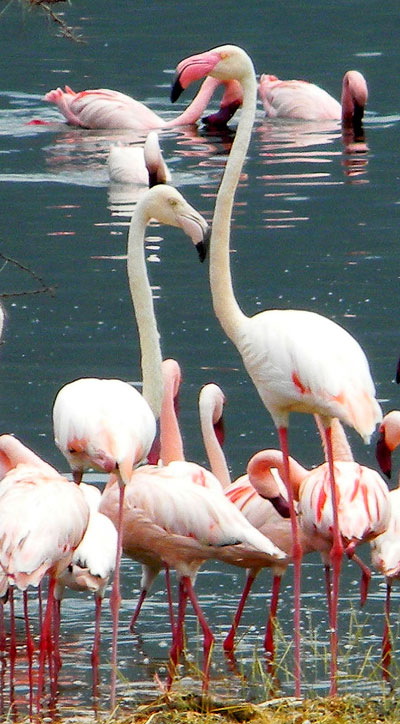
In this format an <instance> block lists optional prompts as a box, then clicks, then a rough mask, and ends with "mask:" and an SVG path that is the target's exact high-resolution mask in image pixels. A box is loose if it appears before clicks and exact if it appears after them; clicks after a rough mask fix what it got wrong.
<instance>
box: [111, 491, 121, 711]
mask: <svg viewBox="0 0 400 724" xmlns="http://www.w3.org/2000/svg"><path fill="white" fill-rule="evenodd" d="M124 498H125V485H124V484H123V482H122V481H121V480H120V481H119V510H118V528H117V555H116V560H115V573H114V580H113V586H112V591H111V595H110V608H111V614H112V644H111V692H110V704H111V710H114V709H115V694H116V686H117V649H118V622H119V609H120V606H121V594H120V566H121V554H122V518H123V511H124Z"/></svg>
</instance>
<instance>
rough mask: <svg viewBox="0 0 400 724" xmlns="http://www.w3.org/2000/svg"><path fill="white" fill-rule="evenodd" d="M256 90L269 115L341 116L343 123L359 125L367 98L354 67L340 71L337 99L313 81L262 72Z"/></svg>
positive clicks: (322, 118) (317, 118) (316, 118)
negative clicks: (339, 87)
mask: <svg viewBox="0 0 400 724" xmlns="http://www.w3.org/2000/svg"><path fill="white" fill-rule="evenodd" d="M258 92H259V95H260V98H261V100H262V103H263V106H264V110H265V113H266V115H267V116H269V117H270V118H302V119H304V120H305V121H325V120H341V121H342V123H343V125H347V126H349V125H353V126H360V125H361V123H362V119H363V116H364V109H365V105H366V103H367V100H368V88H367V83H366V80H365V78H364V76H363V75H362V73H360V72H359V71H358V70H348V71H347V73H345V74H344V76H343V81H342V97H341V102H340V103H339V102H338V101H337V100H335V98H333V97H332V96H331V95H329V93H327V92H326V91H325V90H323V89H322V88H320V87H319V86H317V85H315V84H314V83H308V82H307V81H304V80H280V79H279V78H277V77H276V76H275V75H268V74H265V73H264V74H263V75H261V76H260V82H259V86H258Z"/></svg>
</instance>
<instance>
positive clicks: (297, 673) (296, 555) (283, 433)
mask: <svg viewBox="0 0 400 724" xmlns="http://www.w3.org/2000/svg"><path fill="white" fill-rule="evenodd" d="M278 435H279V444H280V447H281V451H282V455H283V466H284V468H283V469H284V483H285V485H286V490H287V493H288V504H289V511H290V522H291V527H292V541H293V543H292V559H293V575H294V584H293V588H294V618H293V627H294V678H295V696H297V697H300V696H301V667H300V596H301V559H302V555H303V552H302V549H301V544H300V540H299V529H298V523H297V514H296V509H295V506H294V495H293V487H292V483H291V480H290V465H289V447H288V436H287V427H279V428H278Z"/></svg>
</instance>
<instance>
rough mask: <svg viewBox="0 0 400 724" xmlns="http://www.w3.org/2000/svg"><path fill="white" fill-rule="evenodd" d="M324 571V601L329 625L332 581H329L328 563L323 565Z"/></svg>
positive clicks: (329, 568) (329, 570) (329, 569)
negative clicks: (326, 605) (326, 606)
mask: <svg viewBox="0 0 400 724" xmlns="http://www.w3.org/2000/svg"><path fill="white" fill-rule="evenodd" d="M324 571H325V592H326V601H327V604H328V621H329V625H330V624H331V620H332V582H331V567H330V565H325V566H324Z"/></svg>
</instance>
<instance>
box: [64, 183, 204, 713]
mask: <svg viewBox="0 0 400 724" xmlns="http://www.w3.org/2000/svg"><path fill="white" fill-rule="evenodd" d="M151 219H157V220H158V221H160V223H164V224H168V225H170V226H177V227H180V228H181V229H183V231H185V233H186V234H187V235H188V236H189V237H190V238H191V239H192V241H193V243H194V244H195V245H196V247H197V250H198V251H199V254H200V258H204V239H205V237H206V236H207V234H208V225H207V223H206V221H205V220H204V219H203V217H202V216H201V215H200V214H199V213H198V212H197V211H196V210H195V209H194V208H193V207H192V206H190V205H189V204H188V203H187V201H185V199H184V198H183V196H182V194H180V193H179V191H177V190H176V189H174V188H173V187H171V186H168V185H167V184H165V185H162V184H159V185H157V186H154V187H153V188H152V189H149V190H148V191H146V193H145V194H143V196H142V197H141V198H140V200H139V201H138V203H137V205H136V207H135V211H134V214H133V216H132V220H131V224H130V228H129V235H128V252H127V268H128V278H129V288H130V292H131V297H132V302H133V307H134V310H135V316H136V322H137V326H138V332H139V342H140V352H141V366H142V375H143V394H142V395H141V394H140V393H139V392H138V391H137V390H135V389H134V388H133V387H131V385H129V384H128V383H126V382H122V381H121V380H104V379H97V378H81V379H79V380H75V381H74V382H71V383H69V384H68V385H65V386H64V387H63V388H62V389H61V390H60V392H59V393H58V395H57V397H56V400H55V403H54V408H53V423H54V436H55V440H56V444H57V445H58V447H59V448H60V450H61V452H62V453H63V454H64V455H65V457H66V458H67V460H68V462H69V464H70V466H71V468H72V471H73V475H74V479H75V480H76V481H77V482H78V481H80V479H81V477H82V472H83V470H85V469H87V468H89V467H94V468H96V469H100V470H103V471H104V472H108V473H114V474H115V475H116V477H117V478H118V482H119V490H120V502H119V519H118V524H117V529H118V546H117V549H118V552H117V560H116V566H115V575H114V581H113V590H112V593H111V599H110V603H111V607H112V611H113V644H112V647H113V648H112V680H111V705H112V707H113V706H114V704H115V688H116V660H117V629H118V612H119V606H120V595H119V566H120V557H121V538H122V510H123V498H124V488H125V485H126V484H127V483H128V482H129V480H130V476H131V473H132V469H133V467H134V466H136V465H138V464H139V463H141V462H143V460H144V459H145V458H146V456H147V454H148V453H149V451H150V447H151V444H152V442H153V439H154V436H155V432H156V419H158V417H159V416H160V410H161V402H162V394H163V378H162V371H161V362H162V358H161V348H160V340H159V333H158V329H157V323H156V319H155V315H154V308H153V298H152V292H151V287H150V283H149V279H148V276H147V270H146V260H145V254H144V235H145V230H146V226H147V225H148V224H149V222H150V220H151Z"/></svg>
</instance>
